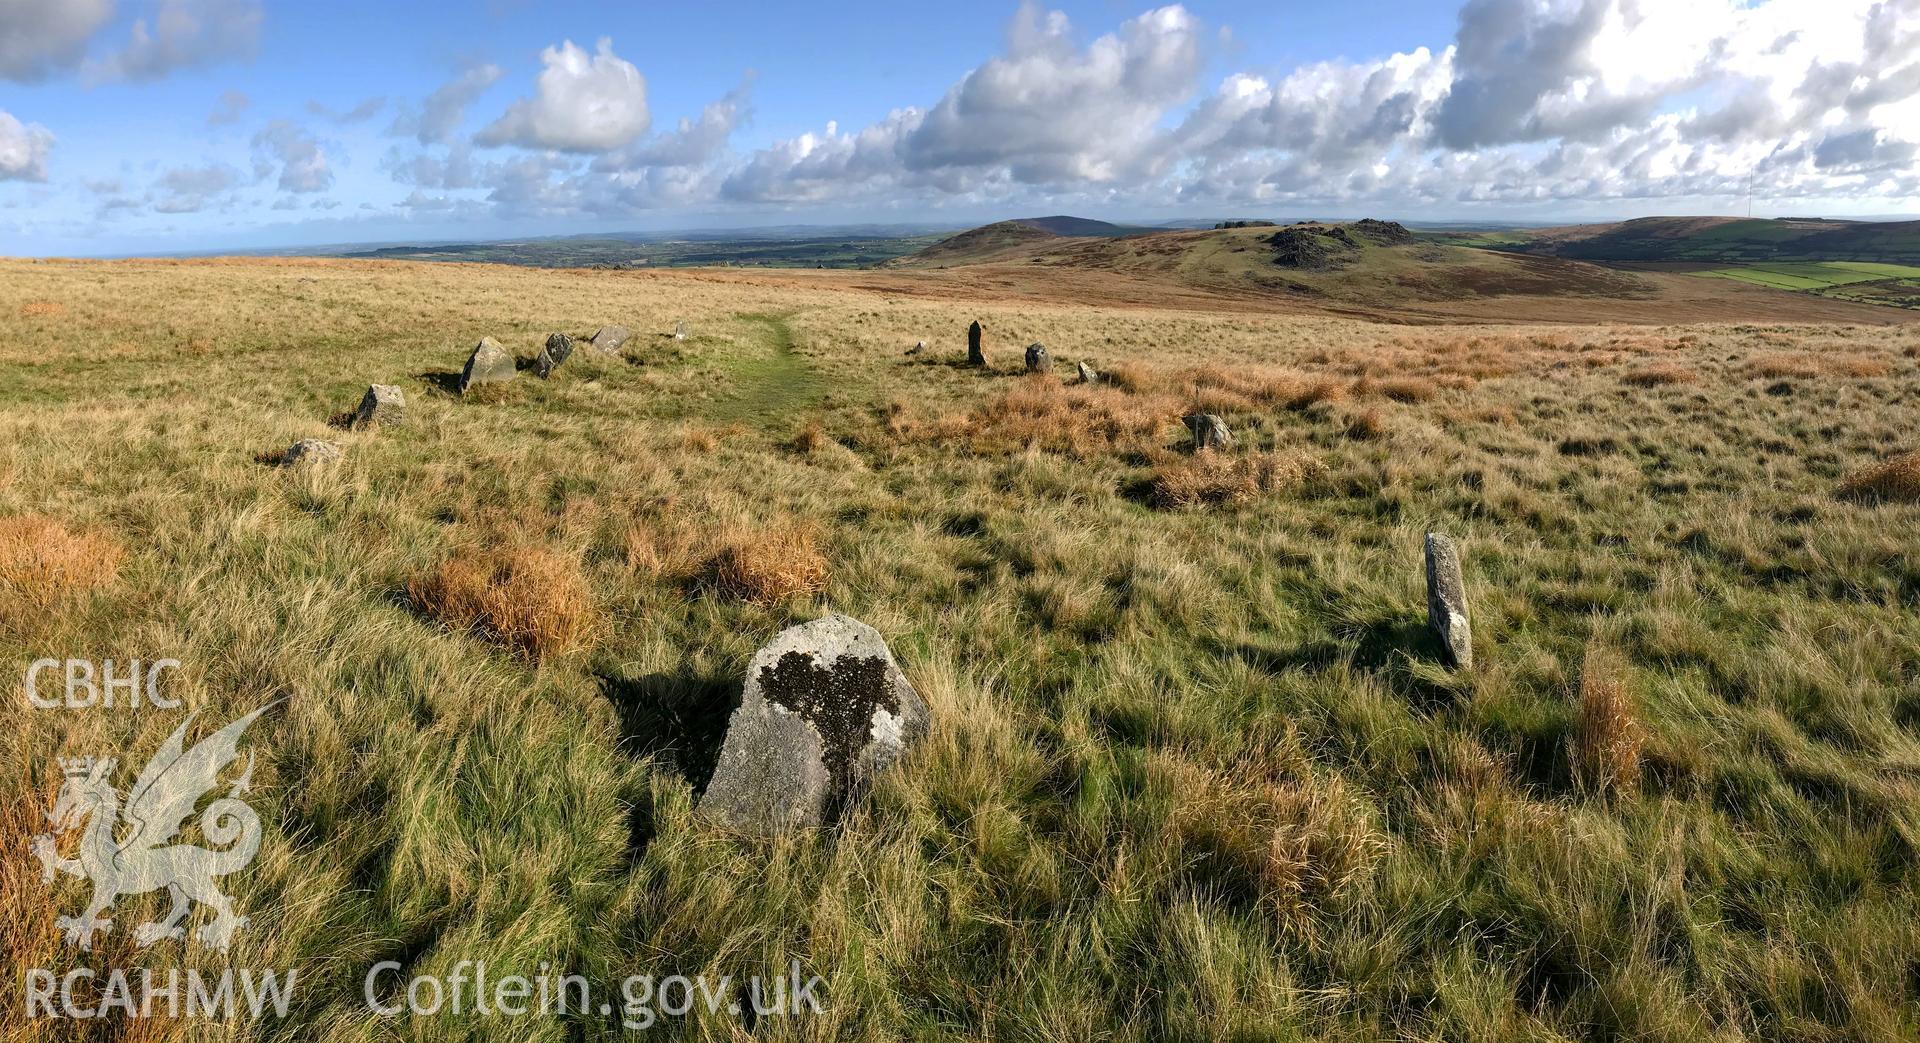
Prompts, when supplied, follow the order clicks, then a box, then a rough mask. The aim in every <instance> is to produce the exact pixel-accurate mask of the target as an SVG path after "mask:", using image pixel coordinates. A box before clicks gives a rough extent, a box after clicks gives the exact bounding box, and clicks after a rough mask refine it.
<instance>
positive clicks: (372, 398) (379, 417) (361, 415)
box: [353, 384, 407, 427]
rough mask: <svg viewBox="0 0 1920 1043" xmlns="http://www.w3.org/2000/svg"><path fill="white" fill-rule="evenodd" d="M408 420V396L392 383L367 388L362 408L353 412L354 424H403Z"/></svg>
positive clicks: (361, 403)
mask: <svg viewBox="0 0 1920 1043" xmlns="http://www.w3.org/2000/svg"><path fill="white" fill-rule="evenodd" d="M406 420H407V396H406V395H404V394H402V393H401V391H400V389H399V388H397V387H394V386H393V385H392V384H373V385H370V386H369V387H368V388H367V394H366V397H364V398H362V399H361V400H360V408H359V409H357V410H355V411H354V413H353V426H355V427H368V426H371V425H374V424H382V425H388V426H391V425H394V424H403V423H406Z"/></svg>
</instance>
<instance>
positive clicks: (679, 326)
mask: <svg viewBox="0 0 1920 1043" xmlns="http://www.w3.org/2000/svg"><path fill="white" fill-rule="evenodd" d="M673 339H674V340H686V339H687V324H686V323H685V322H676V323H674V324H673Z"/></svg>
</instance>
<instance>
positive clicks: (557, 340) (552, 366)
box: [533, 333, 573, 380]
mask: <svg viewBox="0 0 1920 1043" xmlns="http://www.w3.org/2000/svg"><path fill="white" fill-rule="evenodd" d="M572 355H573V338H572V337H569V336H567V335H566V334H564V333H555V334H553V335H551V336H549V337H548V338H547V344H546V346H545V347H543V348H541V349H540V354H539V355H538V356H537V357H536V358H534V360H533V369H534V372H536V373H539V374H540V379H541V380H545V379H547V378H548V377H550V376H553V371H554V370H556V369H559V368H560V364H561V363H562V362H565V361H567V359H568V358H570V357H572Z"/></svg>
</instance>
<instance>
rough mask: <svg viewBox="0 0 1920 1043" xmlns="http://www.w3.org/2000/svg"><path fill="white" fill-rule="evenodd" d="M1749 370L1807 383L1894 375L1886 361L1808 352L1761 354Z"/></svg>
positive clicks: (1755, 358) (1757, 374) (1756, 357)
mask: <svg viewBox="0 0 1920 1043" xmlns="http://www.w3.org/2000/svg"><path fill="white" fill-rule="evenodd" d="M1748 368H1749V369H1750V370H1751V371H1752V372H1753V375H1754V376H1757V377H1766V378H1768V379H1770V380H1777V379H1780V378H1782V377H1798V378H1800V379H1803V380H1810V379H1812V378H1814V377H1821V376H1832V377H1884V376H1886V375H1887V374H1889V373H1891V372H1893V366H1892V365H1891V364H1890V363H1888V362H1887V361H1885V360H1884V359H1877V358H1873V357H1871V356H1867V355H1830V354H1820V355H1816V354H1812V353H1808V352H1797V353H1775V354H1769V355H1757V356H1755V357H1754V359H1753V361H1752V362H1751V363H1750V364H1749V366H1748Z"/></svg>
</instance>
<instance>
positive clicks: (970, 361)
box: [967, 319, 987, 366]
mask: <svg viewBox="0 0 1920 1043" xmlns="http://www.w3.org/2000/svg"><path fill="white" fill-rule="evenodd" d="M985 332H986V327H985V326H982V325H980V321H979V320H978V319H976V320H974V322H973V325H971V326H968V327H967V365H969V366H984V365H986V364H987V349H986V346H985V345H983V344H981V343H980V337H981V334H983V333H985Z"/></svg>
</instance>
